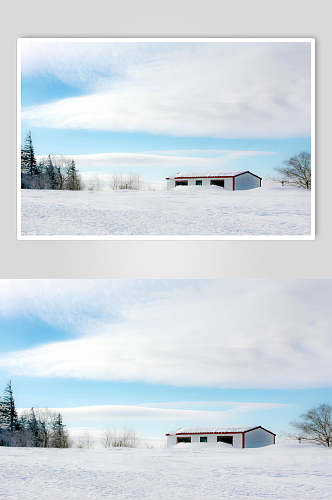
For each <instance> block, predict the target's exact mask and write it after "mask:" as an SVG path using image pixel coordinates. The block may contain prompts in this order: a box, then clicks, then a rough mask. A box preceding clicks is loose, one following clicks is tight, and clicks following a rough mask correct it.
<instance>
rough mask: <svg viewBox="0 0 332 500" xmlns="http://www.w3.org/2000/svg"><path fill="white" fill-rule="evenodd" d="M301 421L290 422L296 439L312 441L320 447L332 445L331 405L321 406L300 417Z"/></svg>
mask: <svg viewBox="0 0 332 500" xmlns="http://www.w3.org/2000/svg"><path fill="white" fill-rule="evenodd" d="M301 419H302V420H301V421H299V422H292V423H291V425H292V426H293V427H295V429H297V431H298V432H297V439H299V438H300V439H299V442H301V440H302V439H303V440H307V441H313V442H314V443H317V444H319V445H322V446H328V447H329V446H331V445H332V405H328V404H321V405H319V406H317V407H316V408H312V409H311V410H309V411H308V412H307V413H304V414H303V415H301Z"/></svg>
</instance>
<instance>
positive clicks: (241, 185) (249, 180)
mask: <svg viewBox="0 0 332 500" xmlns="http://www.w3.org/2000/svg"><path fill="white" fill-rule="evenodd" d="M257 187H260V179H259V178H258V177H255V176H254V175H251V174H248V173H246V174H241V175H238V176H237V177H235V189H236V190H241V189H254V188H257Z"/></svg>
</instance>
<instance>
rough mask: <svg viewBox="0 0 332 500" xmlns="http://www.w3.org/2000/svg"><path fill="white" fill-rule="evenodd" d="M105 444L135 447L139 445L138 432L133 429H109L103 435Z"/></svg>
mask: <svg viewBox="0 0 332 500" xmlns="http://www.w3.org/2000/svg"><path fill="white" fill-rule="evenodd" d="M106 437H107V440H106ZM106 443H107V446H106ZM103 445H104V447H105V448H110V447H114V448H135V447H136V445H137V436H136V432H135V431H133V430H131V429H122V430H116V429H113V430H112V431H110V430H107V431H105V433H104V436H103Z"/></svg>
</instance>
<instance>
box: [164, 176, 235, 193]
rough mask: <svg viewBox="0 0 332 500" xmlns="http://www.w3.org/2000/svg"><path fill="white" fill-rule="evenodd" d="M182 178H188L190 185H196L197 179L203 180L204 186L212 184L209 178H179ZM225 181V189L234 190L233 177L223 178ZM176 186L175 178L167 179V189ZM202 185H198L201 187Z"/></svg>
mask: <svg viewBox="0 0 332 500" xmlns="http://www.w3.org/2000/svg"><path fill="white" fill-rule="evenodd" d="M178 180H179V181H180V180H188V186H196V181H199V180H201V181H202V186H204V187H206V186H210V180H211V179H207V178H201V179H200V178H199V177H198V178H197V179H185V178H184V179H178ZM222 180H223V181H224V189H226V190H227V191H232V190H233V178H232V177H226V178H225V179H222ZM174 187H175V179H167V189H172V188H174ZM199 187H200V186H197V188H199Z"/></svg>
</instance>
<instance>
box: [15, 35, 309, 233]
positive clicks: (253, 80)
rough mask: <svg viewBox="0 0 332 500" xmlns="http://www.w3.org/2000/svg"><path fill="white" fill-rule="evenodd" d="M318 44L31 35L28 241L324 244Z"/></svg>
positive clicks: (25, 167) (24, 165) (23, 174)
mask: <svg viewBox="0 0 332 500" xmlns="http://www.w3.org/2000/svg"><path fill="white" fill-rule="evenodd" d="M314 97H315V43H314V40H313V39H311V38H301V39H299V38H287V39H286V38H273V39H272V38H270V39H269V38H197V39H196V38H190V39H189V38H178V39H176V38H169V39H168V38H154V39H153V38H149V39H143V38H100V39H96V38H94V39H91V38H90V39H89V38H62V39H61V38H39V39H38V38H23V39H20V40H18V85H17V101H18V106H17V109H18V120H17V123H18V139H17V189H18V193H17V205H18V210H17V219H18V220H17V237H18V239H105V240H106V239H109V240H110V239H191V240H192V239H210V240H211V239H216V240H218V239H219V240H220V239H224V240H233V239H242V240H243V239H304V240H309V239H314V238H315V227H314V222H315V212H314V208H315V199H314V181H315V176H314V174H315V168H314V156H315V122H314V116H315V102H314Z"/></svg>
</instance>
